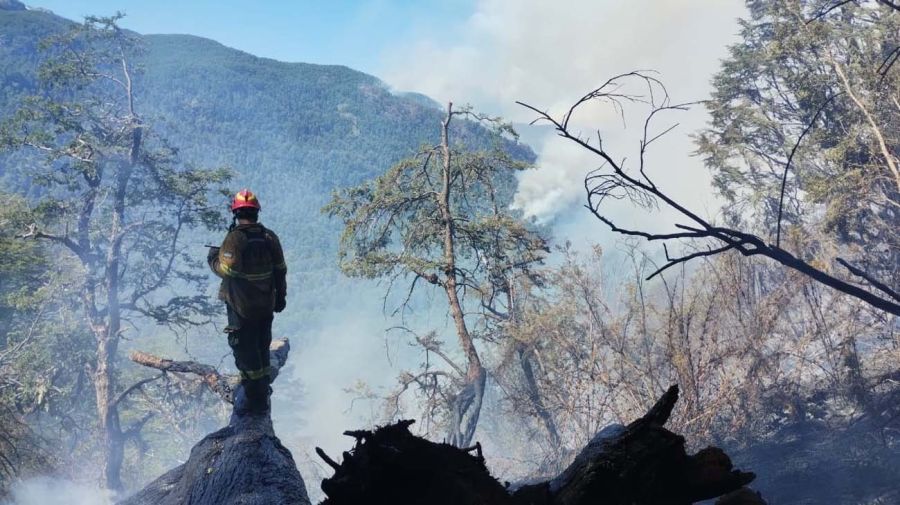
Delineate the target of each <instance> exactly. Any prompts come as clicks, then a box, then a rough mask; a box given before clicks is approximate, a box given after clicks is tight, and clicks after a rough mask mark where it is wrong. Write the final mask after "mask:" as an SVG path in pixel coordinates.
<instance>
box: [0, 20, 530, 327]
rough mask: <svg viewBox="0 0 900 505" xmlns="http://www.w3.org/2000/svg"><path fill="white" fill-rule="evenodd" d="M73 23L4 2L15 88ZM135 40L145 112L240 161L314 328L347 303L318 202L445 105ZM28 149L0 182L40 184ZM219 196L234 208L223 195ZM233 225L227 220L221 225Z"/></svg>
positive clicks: (305, 70)
mask: <svg viewBox="0 0 900 505" xmlns="http://www.w3.org/2000/svg"><path fill="white" fill-rule="evenodd" d="M68 25H70V22H68V21H66V20H63V19H61V18H58V17H56V16H53V15H50V14H47V13H41V12H35V11H22V12H18V11H17V12H9V11H0V32H2V33H3V34H4V41H6V40H10V41H12V42H14V43H15V44H16V45H15V46H7V45H5V44H4V45H2V46H0V65H8V66H9V68H15V69H16V74H19V75H21V76H22V78H21V80H22V82H23V83H24V84H23V85H22V86H20V87H19V88H16V89H17V90H22V89H24V90H25V91H24V92H25V93H31V92H33V90H35V89H36V84H35V81H34V76H35V75H36V72H37V67H38V64H39V62H40V61H41V58H40V56H39V54H38V52H37V50H36V48H37V44H38V40H40V39H41V38H43V37H45V36H46V35H49V34H51V33H57V32H59V31H60V30H61V29H62V28H64V27H65V26H68ZM132 35H133V34H132ZM7 37H8V39H7ZM138 38H139V42H140V46H141V48H142V51H141V53H140V54H139V55H137V59H136V60H135V62H134V63H135V67H136V68H138V69H139V72H137V75H136V76H135V86H136V89H137V90H138V94H137V97H136V98H137V100H138V102H139V103H140V104H141V110H140V112H141V114H142V117H143V118H144V120H145V121H147V122H148V123H150V124H152V125H153V128H154V130H155V131H156V132H157V133H158V134H159V135H160V136H163V137H165V138H167V139H168V140H169V142H170V143H171V146H172V147H173V148H175V149H176V150H177V153H178V155H179V158H180V159H181V160H182V161H184V162H185V163H190V164H193V165H196V166H227V167H232V169H233V170H234V171H235V172H236V177H235V178H234V181H233V183H232V187H231V188H230V189H231V192H236V191H237V190H239V189H241V188H242V187H250V188H251V189H253V190H254V191H255V192H256V193H257V194H259V195H260V198H261V200H262V204H263V213H262V220H263V222H264V223H265V224H266V226H269V227H271V228H272V229H274V230H276V231H277V232H278V233H279V236H280V237H281V239H282V245H283V246H284V249H285V252H286V255H287V262H288V265H289V270H288V275H289V279H288V281H289V282H288V283H289V286H291V287H290V290H289V297H288V302H289V306H288V310H287V311H286V312H285V313H284V314H283V315H282V317H281V319H280V320H281V321H283V322H284V323H285V325H286V326H290V327H292V328H297V329H298V330H311V329H312V327H315V326H316V325H317V323H318V322H320V319H319V315H320V314H321V313H322V311H323V310H324V309H326V308H328V307H330V306H333V305H334V304H336V303H337V304H339V303H340V298H341V295H340V293H342V292H344V291H345V290H343V289H341V288H340V286H342V285H346V283H347V281H344V280H342V278H341V276H340V272H339V270H338V269H337V267H336V265H335V262H334V257H335V254H336V252H337V248H338V244H337V242H338V234H339V229H338V228H337V226H336V223H334V222H333V221H330V220H328V219H327V218H326V217H325V216H323V215H322V214H321V213H320V212H319V209H320V208H321V207H322V206H323V205H325V204H326V203H327V202H328V199H329V195H330V194H331V192H332V191H333V190H335V189H339V188H342V187H346V186H353V185H357V184H359V183H361V182H362V181H365V180H368V179H371V178H373V177H375V176H376V175H378V174H380V173H381V171H382V170H383V167H386V166H391V165H393V164H394V163H397V162H398V161H399V160H401V159H403V158H405V157H407V156H409V155H412V154H414V153H415V152H416V150H417V149H418V148H419V146H420V145H422V144H423V143H434V142H436V141H437V130H436V128H435V126H436V125H437V124H438V122H439V121H440V119H441V112H440V110H438V109H437V108H436V107H435V106H434V104H433V103H432V102H429V101H427V100H425V99H423V98H422V97H419V96H410V95H409V94H404V95H395V94H393V93H392V92H391V91H390V90H389V89H388V88H387V87H386V86H385V85H384V84H383V83H381V82H380V81H378V80H377V79H375V78H374V77H372V76H369V75H366V74H363V73H360V72H356V71H354V70H351V69H349V68H346V67H341V66H325V65H310V64H303V63H283V62H278V61H273V60H269V59H265V58H258V57H255V56H252V55H249V54H246V53H242V52H240V51H236V50H234V49H230V48H227V47H225V46H223V45H221V44H218V43H216V42H213V41H211V40H208V39H203V38H199V37H193V36H188V35H147V36H140V37H138ZM3 75H6V74H3ZM7 92H8V93H9V96H14V95H15V90H13V89H11V88H6V87H3V88H2V89H0V110H9V109H10V103H9V102H8V101H7V100H3V99H2V98H3V96H4V95H3V93H7ZM454 134H455V136H456V138H457V139H458V140H459V141H460V142H464V143H467V144H469V145H473V146H481V147H487V146H488V145H490V142H491V140H490V137H489V135H486V134H485V132H484V130H483V129H482V128H480V127H478V126H477V125H475V124H474V123H470V122H464V121H460V122H458V123H457V127H456V128H455V132H454ZM505 145H506V148H507V149H508V150H509V151H510V152H511V153H514V154H515V155H516V157H517V158H518V159H526V160H529V159H533V153H531V151H530V150H529V149H528V148H527V147H524V146H522V145H520V144H514V143H511V142H505ZM23 157H24V154H22V153H17V154H15V155H13V156H12V157H10V158H7V159H6V160H2V159H0V180H2V181H3V182H4V183H6V185H7V187H10V188H14V189H15V190H16V191H17V192H20V193H23V194H32V195H33V194H40V193H41V192H42V190H41V188H37V187H34V186H33V185H30V184H28V183H27V180H28V177H26V176H27V174H28V172H30V170H31V166H30V163H31V161H30V160H28V159H27V158H26V159H23ZM220 203H221V205H222V208H225V198H223V199H222V200H221V202H220ZM226 224H227V223H226V222H225V221H224V220H223V221H221V225H220V226H221V227H222V229H223V231H224V228H225V225H226ZM207 239H209V240H213V238H212V237H207V236H204V235H197V236H196V237H195V239H194V241H193V242H191V245H194V247H186V248H185V253H187V254H193V255H195V256H196V257H201V256H202V255H203V254H204V252H205V251H203V249H202V247H201V245H202V244H203V243H204V242H205V241H206V240H207Z"/></svg>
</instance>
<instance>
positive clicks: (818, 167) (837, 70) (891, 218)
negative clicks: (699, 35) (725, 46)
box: [697, 0, 900, 285]
mask: <svg viewBox="0 0 900 505" xmlns="http://www.w3.org/2000/svg"><path fill="white" fill-rule="evenodd" d="M747 5H748V8H749V10H750V17H749V19H747V20H742V21H741V37H742V41H741V42H739V43H737V44H735V45H733V46H731V47H730V49H729V51H730V56H729V58H728V59H726V60H725V61H724V62H723V64H722V69H721V71H720V72H719V73H718V74H716V76H715V78H714V80H713V84H714V86H715V92H714V94H713V99H712V100H711V101H710V102H708V107H709V110H710V113H711V115H712V121H711V124H710V126H709V128H708V129H707V130H705V131H704V132H702V133H701V134H700V135H699V136H698V138H697V140H698V152H699V153H700V154H701V155H702V156H703V157H704V159H705V162H706V164H707V166H709V167H710V168H711V169H712V170H713V174H714V179H713V180H714V184H715V186H716V188H717V189H718V190H719V192H720V193H721V194H722V195H724V196H725V197H726V198H727V199H728V200H729V203H730V208H729V211H730V213H731V216H732V218H737V217H738V216H748V215H752V216H753V217H754V219H755V221H756V223H757V224H758V225H760V226H761V227H763V228H764V229H765V230H767V231H768V232H769V233H770V234H771V236H772V238H773V241H774V239H775V238H776V237H775V236H776V234H777V229H778V226H779V222H778V219H779V214H780V212H779V208H780V206H781V205H780V202H781V192H782V181H783V179H784V178H785V177H786V185H785V194H784V206H783V210H782V213H783V216H782V217H781V221H782V224H781V226H782V228H784V229H785V230H787V231H790V230H792V229H793V230H794V231H798V232H799V231H800V230H801V229H802V228H803V227H804V226H813V227H814V228H819V229H821V230H823V231H825V232H827V233H828V234H830V235H831V236H832V237H833V238H834V240H836V241H837V243H838V244H840V245H841V246H847V247H850V248H851V251H852V252H851V253H850V254H851V255H854V256H856V257H857V259H858V261H859V262H861V263H863V264H865V265H866V268H867V269H870V271H871V273H875V274H877V275H879V276H882V277H883V278H884V279H886V280H889V284H890V283H891V281H890V279H889V277H891V276H893V275H894V274H895V273H896V265H897V262H898V261H900V257H898V256H897V251H898V250H900V249H898V247H900V234H898V233H896V230H898V229H900V226H898V225H900V212H898V208H900V206H898V202H900V172H897V169H896V167H897V157H896V153H897V149H898V141H897V138H896V135H893V133H892V132H894V131H896V130H897V128H898V127H900V108H898V107H897V102H896V100H897V96H898V92H900V67H897V66H896V65H894V66H893V67H890V68H888V67H886V66H885V65H884V63H885V61H886V60H885V58H886V57H888V56H889V55H890V54H892V51H894V50H896V49H897V47H898V44H900V42H898V40H897V37H896V33H897V30H898V29H900V16H897V13H896V12H894V11H893V10H892V9H890V8H888V7H887V6H884V5H881V4H878V3H877V2H842V3H841V4H840V6H839V7H838V8H836V9H834V10H832V11H830V12H829V13H828V14H826V15H824V16H819V14H821V13H822V12H823V11H822V2H816V1H807V0H803V1H800V0H792V1H789V2H768V1H749V2H747ZM817 16H818V17H817ZM807 128H808V132H807V134H806V136H805V137H803V139H802V142H800V143H799V146H797V145H798V142H799V139H800V138H801V136H802V132H803V131H804V130H806V129H807ZM882 140H883V141H884V142H885V144H882ZM795 146H797V147H796V152H793V151H794V150H795ZM792 152H793V157H791V156H792ZM789 160H790V168H789V169H787V171H786V166H787V165H788V162H789ZM876 244H877V246H876ZM811 247H812V248H813V249H816V248H819V249H821V247H822V246H811ZM863 249H868V250H867V251H863ZM810 254H811V255H812V256H813V257H818V256H819V255H821V254H823V253H821V252H811V253H810ZM896 281H897V279H896V278H895V279H893V282H894V285H896Z"/></svg>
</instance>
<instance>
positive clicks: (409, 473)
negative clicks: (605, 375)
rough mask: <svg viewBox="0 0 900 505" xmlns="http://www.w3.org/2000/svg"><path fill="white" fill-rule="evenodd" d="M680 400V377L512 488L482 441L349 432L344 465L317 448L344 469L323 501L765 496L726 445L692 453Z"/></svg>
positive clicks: (745, 503)
mask: <svg viewBox="0 0 900 505" xmlns="http://www.w3.org/2000/svg"><path fill="white" fill-rule="evenodd" d="M677 399H678V388H677V386H673V387H672V388H670V389H669V391H668V392H666V394H665V395H663V397H662V398H660V400H659V401H658V402H657V403H656V405H654V406H653V408H651V409H650V411H649V412H648V413H647V414H646V415H645V416H643V417H642V418H640V419H638V420H636V421H634V422H632V423H631V424H629V425H628V426H611V427H608V428H606V429H604V430H602V431H601V432H600V433H598V434H597V435H596V436H595V437H594V439H593V440H592V441H591V442H590V443H589V444H588V445H587V446H586V447H585V448H584V449H583V450H582V451H581V453H580V454H579V455H578V457H576V458H575V461H574V462H573V463H572V464H571V465H569V467H568V468H567V469H566V470H565V471H563V472H562V473H561V474H560V475H559V476H557V477H556V478H553V479H550V480H547V481H544V482H540V483H538V484H532V485H528V486H523V487H521V488H519V489H516V490H514V491H512V492H510V489H509V488H508V487H505V486H503V485H501V484H500V483H499V482H497V481H496V480H495V479H494V478H493V477H491V476H490V474H489V473H488V471H487V467H486V466H485V460H484V457H483V456H482V453H481V446H480V445H479V444H476V445H475V446H474V447H472V448H470V449H458V448H456V447H453V446H451V445H449V444H436V443H433V442H429V441H427V440H424V439H422V438H419V437H416V436H413V435H412V434H411V433H410V432H409V430H408V427H409V426H410V425H411V424H412V421H401V422H399V423H397V424H394V425H391V426H386V427H383V428H379V429H377V430H374V431H353V432H346V434H347V435H350V436H352V437H354V438H356V446H355V447H354V449H353V450H352V451H351V452H345V453H344V455H343V461H342V462H341V463H340V464H338V463H337V462H335V461H334V460H332V459H331V458H330V457H328V456H327V455H326V454H325V453H324V452H322V451H321V450H320V449H316V451H317V452H318V453H319V455H320V456H321V457H322V458H323V459H324V460H325V462H326V463H328V465H329V466H331V467H332V468H333V469H334V470H335V473H334V475H333V476H332V477H330V478H328V479H325V480H324V481H322V490H323V491H324V492H325V494H326V495H327V496H328V498H327V499H326V500H325V501H324V502H323V504H322V505H351V504H359V503H391V504H397V505H426V504H427V505H476V504H478V505H588V504H600V503H602V504H603V505H687V504H690V503H694V502H697V501H700V500H705V499H709V498H715V497H717V496H723V495H727V497H725V498H723V499H722V502H721V503H728V504H729V505H760V504H765V502H764V501H762V499H761V498H760V497H759V496H758V495H757V494H755V493H753V492H751V491H749V490H747V489H746V488H743V486H744V485H745V484H747V483H749V482H750V481H752V480H753V478H754V475H753V474H752V473H745V472H741V471H737V470H734V469H733V468H732V466H731V461H730V460H729V458H728V456H727V455H725V453H724V452H722V451H721V450H720V449H717V448H713V447H708V448H706V449H703V450H702V451H700V452H698V453H697V454H694V455H688V454H687V453H686V452H685V447H684V438H683V437H681V436H679V435H676V434H675V433H672V432H670V431H668V430H667V429H665V428H664V427H663V424H664V423H665V422H666V420H667V419H668V418H669V414H670V413H671V411H672V408H673V407H674V406H675V402H676V401H677ZM472 453H474V454H472Z"/></svg>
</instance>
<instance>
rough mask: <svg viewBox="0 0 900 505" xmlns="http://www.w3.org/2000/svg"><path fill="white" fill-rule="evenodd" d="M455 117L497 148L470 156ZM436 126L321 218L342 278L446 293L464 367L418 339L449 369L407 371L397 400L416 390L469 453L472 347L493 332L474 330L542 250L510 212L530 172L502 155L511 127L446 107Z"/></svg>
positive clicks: (477, 369)
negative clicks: (481, 130) (404, 281)
mask: <svg viewBox="0 0 900 505" xmlns="http://www.w3.org/2000/svg"><path fill="white" fill-rule="evenodd" d="M459 116H462V117H466V118H471V119H475V120H477V121H479V122H481V123H482V124H485V125H488V126H490V127H491V128H492V130H493V132H494V135H495V137H496V143H495V144H494V146H493V147H491V148H487V149H482V150H470V149H467V148H466V147H465V146H463V145H459V144H455V143H453V142H452V141H451V138H450V137H451V134H452V133H453V132H454V131H455V130H454V129H451V121H452V120H453V119H454V118H455V117H459ZM440 128H441V129H440V132H441V140H440V144H438V145H434V146H426V147H424V148H423V149H421V150H420V151H419V152H418V153H417V154H416V155H415V156H413V157H410V158H407V159H404V160H402V161H400V162H399V163H397V164H396V165H394V166H393V167H391V168H390V169H389V170H388V171H387V172H386V173H384V174H383V175H381V176H379V177H377V178H376V179H374V180H372V181H369V182H366V183H364V184H362V185H360V186H356V187H353V188H349V189H346V190H344V191H341V192H338V193H336V194H335V195H334V196H333V198H332V201H331V202H330V203H329V204H328V205H327V206H326V207H325V208H324V211H325V212H327V213H328V214H330V215H332V216H336V217H338V218H340V219H341V220H342V221H343V223H344V232H343V235H342V237H341V247H340V252H339V263H340V266H341V269H342V270H343V271H344V272H345V273H346V274H347V275H350V276H354V277H365V278H389V279H391V281H392V283H393V282H394V281H396V280H397V279H399V278H409V277H412V280H411V284H410V287H409V296H412V294H413V292H414V291H415V289H416V287H417V286H418V285H419V281H424V282H425V283H428V284H431V285H433V286H435V287H436V288H438V289H440V290H442V291H443V293H444V295H445V296H446V299H447V306H448V309H449V312H450V316H451V318H452V320H453V323H454V329H455V332H456V336H457V339H458V342H459V347H460V349H461V351H462V354H463V357H464V359H465V365H460V364H459V363H458V362H457V360H456V359H455V358H454V356H452V353H448V352H445V350H444V349H443V348H442V346H441V342H440V341H439V340H438V339H437V338H436V336H434V334H433V333H432V334H430V335H429V336H426V337H417V341H418V343H419V344H420V345H422V346H423V347H424V349H425V351H426V353H429V354H433V355H436V356H438V357H439V358H440V359H441V360H442V361H443V363H444V364H445V365H446V367H443V368H434V367H432V366H431V365H427V364H426V365H425V367H424V369H423V370H422V371H420V372H418V373H405V374H403V375H402V376H401V378H400V382H401V388H400V391H399V392H398V393H397V395H395V396H394V398H395V400H396V399H397V398H399V395H400V394H401V393H402V392H403V391H406V390H407V389H408V388H410V387H418V388H419V389H420V390H421V391H422V392H424V394H426V395H427V396H428V398H429V401H428V403H427V405H426V411H428V410H432V409H433V410H436V411H438V412H440V414H441V415H442V416H443V417H444V424H445V425H446V429H447V437H446V439H447V442H448V443H451V444H454V445H457V446H466V445H469V444H470V443H471V441H472V437H473V436H474V433H475V429H476V427H477V425H478V419H479V416H480V413H481V406H482V402H483V398H484V390H485V382H486V380H487V371H486V368H485V366H484V364H483V363H482V358H481V356H480V354H479V350H478V347H477V346H476V340H478V339H479V337H485V338H486V337H490V335H489V333H490V332H489V331H488V332H482V333H479V332H476V331H475V328H484V327H487V325H482V324H480V323H483V322H485V321H486V318H489V317H490V316H500V315H502V314H503V312H504V311H505V310H506V308H505V307H504V303H503V300H504V297H503V296H498V295H500V294H501V293H502V292H503V290H504V288H503V287H502V285H501V284H502V282H501V279H502V278H504V277H507V278H508V277H510V276H511V274H512V273H513V272H522V271H527V270H528V268H529V266H530V265H533V264H535V263H537V262H540V260H541V258H542V257H543V254H544V252H545V251H546V245H545V241H544V239H543V238H542V237H541V236H540V235H539V234H537V233H536V232H535V231H533V230H531V229H530V228H529V227H528V226H527V225H526V223H525V222H523V221H522V220H520V219H519V218H518V217H517V216H516V215H515V214H513V213H512V211H510V210H509V208H508V202H509V196H510V188H511V187H512V184H511V183H512V182H513V174H514V173H515V172H517V171H520V170H523V169H525V168H527V167H528V164H527V163H525V162H522V161H519V160H517V159H515V158H514V157H513V156H511V155H510V154H509V152H508V151H507V150H505V149H503V147H504V144H503V142H502V140H503V139H504V138H505V136H507V135H514V132H513V131H512V129H511V128H510V127H509V125H507V124H505V123H502V122H500V121H499V120H498V119H496V118H486V117H483V116H478V115H476V114H474V113H472V112H471V111H470V110H469V109H459V110H455V109H454V108H453V104H452V103H451V104H449V105H448V107H447V114H446V116H445V117H444V120H443V121H442V122H441V126H440ZM409 296H408V297H407V301H409V299H410V298H409ZM469 308H470V309H471V310H469ZM502 317H505V316H502ZM476 319H477V320H476ZM426 363H430V361H429V360H426Z"/></svg>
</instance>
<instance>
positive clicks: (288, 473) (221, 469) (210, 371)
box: [120, 339, 310, 505]
mask: <svg viewBox="0 0 900 505" xmlns="http://www.w3.org/2000/svg"><path fill="white" fill-rule="evenodd" d="M289 350H290V345H289V343H288V341H287V339H284V340H275V341H273V342H272V346H271V347H270V352H271V356H272V373H273V378H274V377H277V374H278V371H279V370H280V369H281V367H282V366H284V364H285V361H286V360H287V355H288V351H289ZM131 359H132V360H133V361H135V362H136V363H140V364H142V365H144V366H148V367H151V368H156V369H158V370H162V371H164V372H178V373H188V374H194V375H197V376H198V377H199V378H200V380H202V381H203V382H204V383H205V384H206V385H207V386H208V387H209V388H210V389H211V390H212V391H213V392H215V393H216V394H218V395H219V396H220V397H221V398H222V399H223V400H224V401H227V402H229V403H233V404H236V405H238V406H240V405H241V403H242V402H244V401H246V399H245V397H244V394H243V388H242V387H241V386H240V385H239V382H240V381H239V379H238V378H237V377H233V376H227V375H222V374H220V373H219V372H218V371H217V370H216V369H215V368H214V367H212V366H209V365H204V364H201V363H196V362H192V361H173V360H168V359H163V358H159V357H156V356H153V355H150V354H147V353H134V354H132V356H131ZM270 503H272V504H274V503H278V504H285V505H309V503H310V502H309V497H308V496H307V494H306V485H305V484H304V482H303V478H302V477H301V476H300V472H299V471H297V466H296V464H295V463H294V458H293V457H292V456H291V453H290V451H288V450H287V448H285V447H284V446H283V445H282V444H281V441H280V440H278V437H276V436H275V432H274V430H273V428H272V418H271V417H270V415H269V414H268V413H266V414H239V413H238V409H236V410H235V411H234V412H233V413H232V415H231V421H230V422H229V423H228V426H226V427H225V428H222V429H221V430H219V431H216V432H214V433H211V434H209V435H207V436H206V437H204V438H203V440H201V441H200V442H199V443H198V444H197V445H195V446H194V448H193V449H191V456H190V458H188V460H187V462H185V463H184V464H183V465H180V466H178V467H176V468H173V469H172V470H169V471H168V472H166V473H165V474H163V475H162V476H161V477H159V478H158V479H156V480H155V481H153V482H151V483H150V484H148V485H147V486H146V487H145V488H144V489H143V490H141V491H139V492H138V493H136V494H135V495H133V496H131V497H130V498H128V499H126V500H124V501H122V502H120V505H186V504H190V505H228V504H234V505H237V504H241V505H251V504H260V505H261V504H270Z"/></svg>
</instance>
